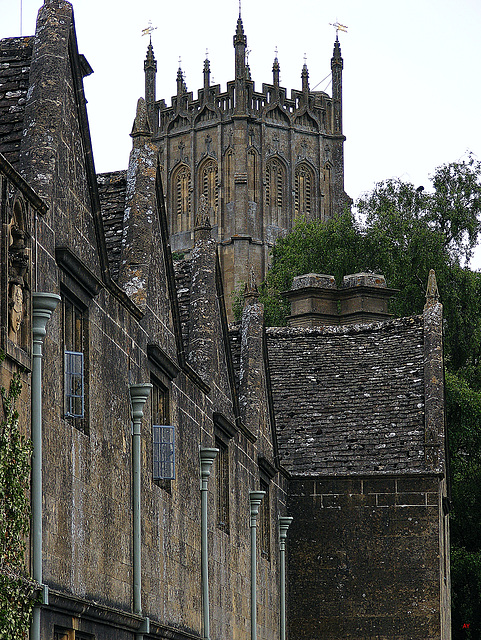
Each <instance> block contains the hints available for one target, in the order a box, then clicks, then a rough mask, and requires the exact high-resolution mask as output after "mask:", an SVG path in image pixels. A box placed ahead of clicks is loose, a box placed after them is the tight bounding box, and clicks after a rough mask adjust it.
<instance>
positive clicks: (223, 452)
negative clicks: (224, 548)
mask: <svg viewBox="0 0 481 640" xmlns="http://www.w3.org/2000/svg"><path fill="white" fill-rule="evenodd" d="M215 446H216V447H217V448H218V449H219V453H218V454H217V457H216V461H215V464H216V471H215V477H216V485H217V526H218V527H219V529H222V531H225V533H229V447H228V446H227V445H226V444H225V443H224V442H222V441H221V440H219V439H217V438H216V442H215Z"/></svg>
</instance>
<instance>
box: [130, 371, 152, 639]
mask: <svg viewBox="0 0 481 640" xmlns="http://www.w3.org/2000/svg"><path fill="white" fill-rule="evenodd" d="M151 389H152V385H151V384H150V382H146V383H144V384H131V385H129V392H130V402H131V409H132V499H133V504H132V507H133V513H132V549H133V562H132V564H133V567H132V573H133V609H134V613H135V614H137V615H142V555H141V502H140V499H141V495H140V487H141V466H140V446H141V442H140V426H141V423H142V418H143V417H144V405H145V403H146V401H147V398H148V397H149V395H150V390H151ZM146 620H147V619H146ZM147 626H148V623H147ZM136 638H137V640H142V638H143V634H142V633H137V634H136Z"/></svg>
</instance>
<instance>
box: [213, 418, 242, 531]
mask: <svg viewBox="0 0 481 640" xmlns="http://www.w3.org/2000/svg"><path fill="white" fill-rule="evenodd" d="M212 419H213V422H214V437H215V446H216V447H217V448H218V449H219V453H218V454H217V456H216V459H215V461H214V477H215V483H216V487H215V510H216V523H217V528H218V529H219V530H221V531H223V532H224V533H226V534H229V533H230V489H231V481H230V474H231V464H230V446H229V445H230V441H231V439H232V438H233V437H234V436H235V434H236V433H237V428H236V426H235V425H234V424H233V423H232V422H230V420H228V419H227V418H226V417H225V416H224V415H223V414H222V413H218V412H215V413H214V414H213V417H212Z"/></svg>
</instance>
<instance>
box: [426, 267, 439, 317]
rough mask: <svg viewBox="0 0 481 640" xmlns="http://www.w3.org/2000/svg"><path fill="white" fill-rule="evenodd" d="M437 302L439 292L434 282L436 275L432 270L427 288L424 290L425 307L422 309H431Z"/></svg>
mask: <svg viewBox="0 0 481 640" xmlns="http://www.w3.org/2000/svg"><path fill="white" fill-rule="evenodd" d="M438 301H439V290H438V284H437V282H436V274H435V272H434V269H431V270H430V272H429V276H428V286H427V289H426V305H425V307H424V308H427V307H432V306H433V305H434V304H436V303H437V302H438Z"/></svg>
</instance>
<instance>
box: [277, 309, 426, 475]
mask: <svg viewBox="0 0 481 640" xmlns="http://www.w3.org/2000/svg"><path fill="white" fill-rule="evenodd" d="M267 345H268V353H269V365H270V373H271V382H272V394H273V400H274V410H275V418H276V426H277V434H278V443H279V454H280V460H281V463H282V464H283V466H284V467H285V468H286V469H287V470H288V471H289V472H290V473H292V474H299V475H322V474H342V473H350V474H354V473H359V474H363V473H376V472H377V473H378V472H399V473H409V472H420V471H423V470H425V469H426V465H425V462H424V366H423V358H424V352H423V319H422V317H413V318H403V319H397V320H390V321H387V322H380V323H374V324H369V325H353V326H352V325H351V326H348V327H346V326H344V327H319V328H316V329H306V328H301V329H298V328H296V329H294V328H290V329H286V328H271V329H268V330H267Z"/></svg>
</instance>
